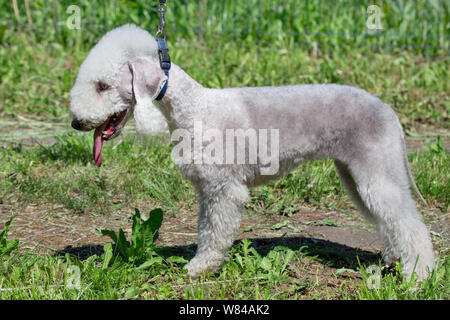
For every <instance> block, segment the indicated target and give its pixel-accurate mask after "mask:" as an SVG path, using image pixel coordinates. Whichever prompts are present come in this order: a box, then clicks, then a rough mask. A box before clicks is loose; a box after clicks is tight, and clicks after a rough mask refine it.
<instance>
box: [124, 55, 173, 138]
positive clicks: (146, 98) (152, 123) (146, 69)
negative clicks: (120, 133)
mask: <svg viewBox="0 0 450 320" xmlns="http://www.w3.org/2000/svg"><path fill="white" fill-rule="evenodd" d="M128 68H129V69H130V73H131V91H132V92H131V93H132V96H133V99H134V100H135V105H134V111H133V116H134V120H135V122H136V131H137V132H138V133H140V134H144V135H154V134H158V133H161V132H163V131H165V130H167V122H166V119H165V118H164V116H163V115H162V114H161V112H160V111H159V110H158V109H157V108H156V106H155V105H154V104H153V100H155V98H156V97H157V96H158V95H159V93H160V91H161V89H162V88H163V86H164V84H165V83H166V81H167V77H166V75H165V74H164V72H163V71H162V70H161V68H160V67H159V64H157V63H155V62H152V61H149V60H147V59H144V58H140V59H136V60H135V61H132V62H129V63H128ZM130 73H128V76H129V74H130ZM128 81H129V78H128ZM128 83H129V82H128Z"/></svg>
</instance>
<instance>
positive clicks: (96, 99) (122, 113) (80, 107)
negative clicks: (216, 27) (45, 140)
mask: <svg viewBox="0 0 450 320" xmlns="http://www.w3.org/2000/svg"><path fill="white" fill-rule="evenodd" d="M166 81H167V77H166V76H165V74H164V73H163V71H162V70H161V68H160V67H159V61H158V47H157V43H156V41H155V39H154V38H153V37H152V36H151V35H150V34H149V33H148V32H147V31H145V30H142V29H140V28H138V27H136V26H134V25H130V24H127V25H124V26H122V27H119V28H117V29H114V30H112V31H110V32H108V33H107V34H106V35H105V36H103V38H102V39H101V40H100V41H99V42H98V43H97V45H96V46H95V47H94V48H93V49H92V50H91V52H90V53H89V55H88V56H87V58H86V59H85V60H84V62H83V63H82V65H81V67H80V70H79V72H78V76H77V79H76V81H75V85H74V86H73V88H72V90H71V91H70V97H71V101H70V112H71V114H72V117H73V120H72V127H73V128H74V129H77V130H81V131H90V130H93V129H95V133H94V151H93V153H94V159H95V163H96V165H97V166H100V165H101V147H102V144H103V141H104V140H110V139H113V138H115V137H116V136H118V135H119V134H120V132H121V130H122V128H123V127H124V125H125V123H126V122H127V120H128V119H129V118H130V116H131V115H132V114H133V113H134V116H135V119H136V123H137V129H138V131H140V130H139V129H140V128H139V127H140V126H139V124H141V123H145V122H146V121H147V122H148V120H153V122H152V123H154V124H155V119H152V118H154V117H157V118H158V122H159V123H160V122H161V121H162V115H161V113H160V112H159V111H158V110H156V108H155V107H154V105H153V103H152V101H153V99H154V98H155V97H156V96H157V95H158V94H159V92H160V90H161V88H162V87H163V86H164V83H165V82H166ZM162 122H163V123H164V125H166V124H165V122H164V121H162ZM160 126H161V125H160ZM152 129H153V131H155V132H156V131H158V130H161V128H152ZM141 131H142V130H141ZM147 131H148V130H147Z"/></svg>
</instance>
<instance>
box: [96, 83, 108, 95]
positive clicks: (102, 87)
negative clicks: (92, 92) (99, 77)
mask: <svg viewBox="0 0 450 320" xmlns="http://www.w3.org/2000/svg"><path fill="white" fill-rule="evenodd" d="M108 89H109V86H108V85H107V84H106V83H104V82H102V81H99V82H98V83H97V90H98V91H99V92H102V91H105V90H108Z"/></svg>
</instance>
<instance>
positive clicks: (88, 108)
mask: <svg viewBox="0 0 450 320" xmlns="http://www.w3.org/2000/svg"><path fill="white" fill-rule="evenodd" d="M164 87H166V91H165V95H164V97H163V98H162V99H160V100H158V101H155V99H156V97H158V96H159V95H160V93H161V90H162V89H163V88H164ZM70 95H71V102H70V111H71V114H72V116H73V121H72V127H74V128H75V129H77V130H82V131H90V130H93V129H94V130H95V133H94V150H93V156H94V161H95V164H96V165H97V166H100V165H101V163H102V157H101V148H102V144H103V141H105V140H110V139H112V138H114V137H116V136H117V135H118V134H119V133H120V131H121V129H122V128H123V126H124V125H125V123H126V122H127V120H128V119H129V118H130V117H131V115H133V116H134V119H135V121H136V126H137V130H138V132H144V133H145V132H147V133H155V132H160V131H163V130H166V129H168V130H169V131H170V133H171V134H172V140H173V143H174V152H173V153H172V155H173V158H174V161H175V164H176V165H177V167H178V168H179V170H180V171H181V172H182V174H183V175H184V176H185V177H186V178H188V179H189V180H190V181H191V182H192V184H193V185H194V187H195V189H196V191H197V194H198V198H199V202H200V212H199V219H198V247H197V252H196V254H195V256H194V258H192V260H191V261H190V262H189V263H188V264H187V265H186V266H185V268H186V269H187V270H188V274H189V275H190V276H191V277H192V278H197V277H199V276H200V275H201V274H202V272H207V271H216V270H218V269H219V268H220V267H221V265H222V263H223V262H224V260H225V259H226V258H227V255H228V252H229V249H230V247H231V246H232V244H233V241H234V239H235V237H236V233H237V232H238V229H239V226H240V222H241V215H242V210H243V205H244V203H245V202H246V201H247V200H248V199H249V196H248V188H249V187H254V186H258V185H261V184H264V183H267V182H268V181H271V180H273V179H276V178H278V177H280V176H282V175H283V174H285V173H286V172H289V171H290V170H292V169H294V168H295V167H297V166H298V165H299V164H300V163H302V162H304V161H307V160H313V159H322V158H332V159H333V160H334V163H335V165H336V169H337V171H338V173H339V177H340V179H341V181H342V184H343V185H344V187H345V189H346V191H347V192H348V194H349V196H350V198H351V200H352V201H353V203H354V204H355V205H356V207H357V208H358V209H359V211H361V213H362V214H363V215H364V216H365V217H366V218H367V220H369V221H370V222H372V223H374V224H375V226H376V229H377V231H378V233H379V235H380V236H381V237H382V238H383V239H384V241H385V244H386V250H385V252H384V256H383V258H384V260H385V262H386V263H387V264H391V263H393V262H394V261H396V260H397V259H399V258H401V259H402V264H403V270H402V272H403V273H404V274H405V275H406V276H407V277H410V276H411V275H412V273H413V272H414V271H415V272H416V273H417V275H418V277H419V279H424V278H426V277H427V275H428V273H429V272H430V271H431V270H432V269H433V267H434V254H433V247H432V243H431V239H430V235H429V232H428V230H427V227H426V226H425V224H424V223H423V222H422V218H421V216H420V214H419V213H418V211H417V210H416V206H415V202H414V200H413V198H412V196H411V190H410V187H412V188H413V190H414V191H415V193H416V194H417V196H418V197H419V198H420V199H421V200H422V201H423V202H425V200H424V199H423V197H422V196H421V195H420V192H419V191H418V189H417V187H416V185H415V183H414V180H413V177H412V174H411V171H410V168H409V164H408V160H407V156H406V148H405V141H404V135H403V129H402V126H401V124H400V122H399V120H398V118H397V116H396V114H395V113H394V111H393V110H392V109H391V108H390V106H389V105H387V104H385V103H383V102H382V101H381V100H379V99H378V98H376V97H374V96H372V95H371V94H369V93H367V92H366V91H363V90H361V89H358V88H355V87H350V86H345V85H337V84H317V85H290V86H280V87H241V88H226V89H211V88H204V87H203V86H202V85H200V84H199V83H197V82H196V81H195V80H194V79H192V78H191V77H190V76H189V75H187V74H186V73H185V72H184V71H183V70H182V69H181V68H179V67H178V66H177V65H175V64H172V68H171V70H170V76H169V77H168V76H167V75H166V74H165V73H164V72H163V70H162V69H161V67H160V64H159V58H158V46H157V43H156V41H155V39H154V38H153V37H152V36H151V35H150V34H149V33H148V32H146V31H145V30H142V29H140V28H138V27H136V26H134V25H130V24H127V25H124V26H122V27H119V28H116V29H114V30H112V31H110V32H108V33H107V34H106V35H104V36H103V38H102V39H101V40H100V41H99V42H98V44H97V45H96V46H95V47H94V48H93V49H92V50H91V52H90V53H89V55H88V56H87V58H86V59H85V61H84V62H83V63H82V65H81V67H80V69H79V73H78V76H77V79H76V81H75V84H74V87H73V88H72V90H71V92H70ZM155 106H156V108H155ZM230 132H231V134H230V136H229V139H227V137H228V136H227V134H228V133H230ZM237 132H239V134H240V137H241V138H242V135H243V136H244V141H245V143H244V147H243V148H241V149H239V147H238V146H237V143H234V142H236V140H237V139H238V138H239V137H238V136H239V134H237ZM269 132H270V139H269ZM233 134H234V135H233ZM181 138H182V139H181ZM255 139H256V140H257V141H256V142H257V143H256V145H257V146H256V148H254V147H253V145H252V143H253V142H254V140H255ZM241 140H242V139H241ZM224 145H225V146H226V147H225V152H222V151H221V150H220V147H223V146H224ZM241 146H242V145H241ZM269 149H270V150H269ZM239 150H240V151H239ZM182 151H183V152H182ZM262 151H264V152H262ZM268 151H270V152H268ZM243 153H244V155H243Z"/></svg>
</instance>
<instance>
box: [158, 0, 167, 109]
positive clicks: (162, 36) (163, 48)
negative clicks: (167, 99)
mask: <svg viewBox="0 0 450 320" xmlns="http://www.w3.org/2000/svg"><path fill="white" fill-rule="evenodd" d="M166 11H167V5H166V0H159V8H158V12H159V26H158V31H157V32H156V35H155V38H156V42H157V43H158V55H159V65H160V66H161V69H162V71H163V72H164V74H165V75H166V76H167V81H166V83H165V84H164V87H163V88H162V89H161V91H160V92H159V94H158V96H157V97H156V100H161V99H162V98H163V97H164V95H165V94H166V91H167V85H168V83H169V70H170V56H169V49H168V48H167V44H166V32H165V31H164V26H165V25H166V21H165V17H164V14H165V13H166Z"/></svg>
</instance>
